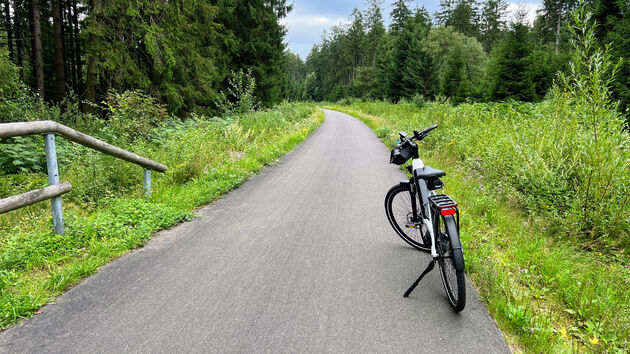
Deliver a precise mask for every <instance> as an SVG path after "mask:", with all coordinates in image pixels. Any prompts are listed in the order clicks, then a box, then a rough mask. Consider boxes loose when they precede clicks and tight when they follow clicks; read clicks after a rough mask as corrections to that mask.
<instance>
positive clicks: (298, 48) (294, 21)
mask: <svg viewBox="0 0 630 354" xmlns="http://www.w3.org/2000/svg"><path fill="white" fill-rule="evenodd" d="M347 21H348V19H347V18H346V17H341V16H337V15H330V14H309V15H305V14H300V13H297V12H290V13H289V15H288V16H287V17H286V18H284V19H282V21H281V24H283V25H285V26H286V27H287V37H286V41H287V44H288V45H289V48H290V49H291V51H293V52H297V53H298V54H300V56H301V57H302V58H305V57H306V55H307V54H308V52H309V51H310V49H311V47H312V46H313V44H315V43H319V41H320V39H321V36H322V33H323V32H324V30H329V29H330V28H331V27H332V26H336V25H339V24H342V23H347Z"/></svg>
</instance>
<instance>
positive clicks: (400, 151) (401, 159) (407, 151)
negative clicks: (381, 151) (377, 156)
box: [389, 144, 413, 165]
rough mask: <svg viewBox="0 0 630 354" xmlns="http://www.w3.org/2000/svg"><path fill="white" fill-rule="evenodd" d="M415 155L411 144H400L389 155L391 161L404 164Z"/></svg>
mask: <svg viewBox="0 0 630 354" xmlns="http://www.w3.org/2000/svg"><path fill="white" fill-rule="evenodd" d="M412 156H413V147H412V146H411V145H410V144H398V145H396V146H395V147H394V148H393V149H392V153H391V154H390V155H389V163H393V164H396V165H402V164H404V163H405V162H407V161H408V160H409V159H410V158H411V157H412Z"/></svg>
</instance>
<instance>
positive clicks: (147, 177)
mask: <svg viewBox="0 0 630 354" xmlns="http://www.w3.org/2000/svg"><path fill="white" fill-rule="evenodd" d="M144 194H146V195H147V197H150V196H151V170H150V169H148V168H147V169H145V170H144Z"/></svg>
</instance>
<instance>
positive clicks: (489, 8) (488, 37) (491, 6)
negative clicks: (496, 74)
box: [481, 0, 507, 53]
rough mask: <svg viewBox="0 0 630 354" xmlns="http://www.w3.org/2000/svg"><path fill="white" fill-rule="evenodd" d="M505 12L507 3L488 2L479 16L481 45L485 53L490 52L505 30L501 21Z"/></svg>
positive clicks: (498, 0)
mask: <svg viewBox="0 0 630 354" xmlns="http://www.w3.org/2000/svg"><path fill="white" fill-rule="evenodd" d="M506 12H507V3H506V2H505V1H503V0H488V1H487V2H486V3H485V4H484V7H483V11H482V15H481V43H482V44H483V47H484V49H485V50H486V52H488V53H489V52H491V51H492V48H493V47H494V44H495V43H496V42H497V41H498V40H499V39H500V36H501V32H502V31H503V30H504V29H505V21H503V20H502V19H503V18H504V17H505V14H506Z"/></svg>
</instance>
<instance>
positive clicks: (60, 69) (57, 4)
mask: <svg viewBox="0 0 630 354" xmlns="http://www.w3.org/2000/svg"><path fill="white" fill-rule="evenodd" d="M52 18H53V36H54V41H55V74H56V78H55V79H56V80H55V88H56V89H55V92H56V98H57V100H58V101H61V100H62V99H63V98H64V96H65V95H66V72H65V67H64V65H65V62H64V55H63V28H62V27H63V23H62V19H61V0H52Z"/></svg>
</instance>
